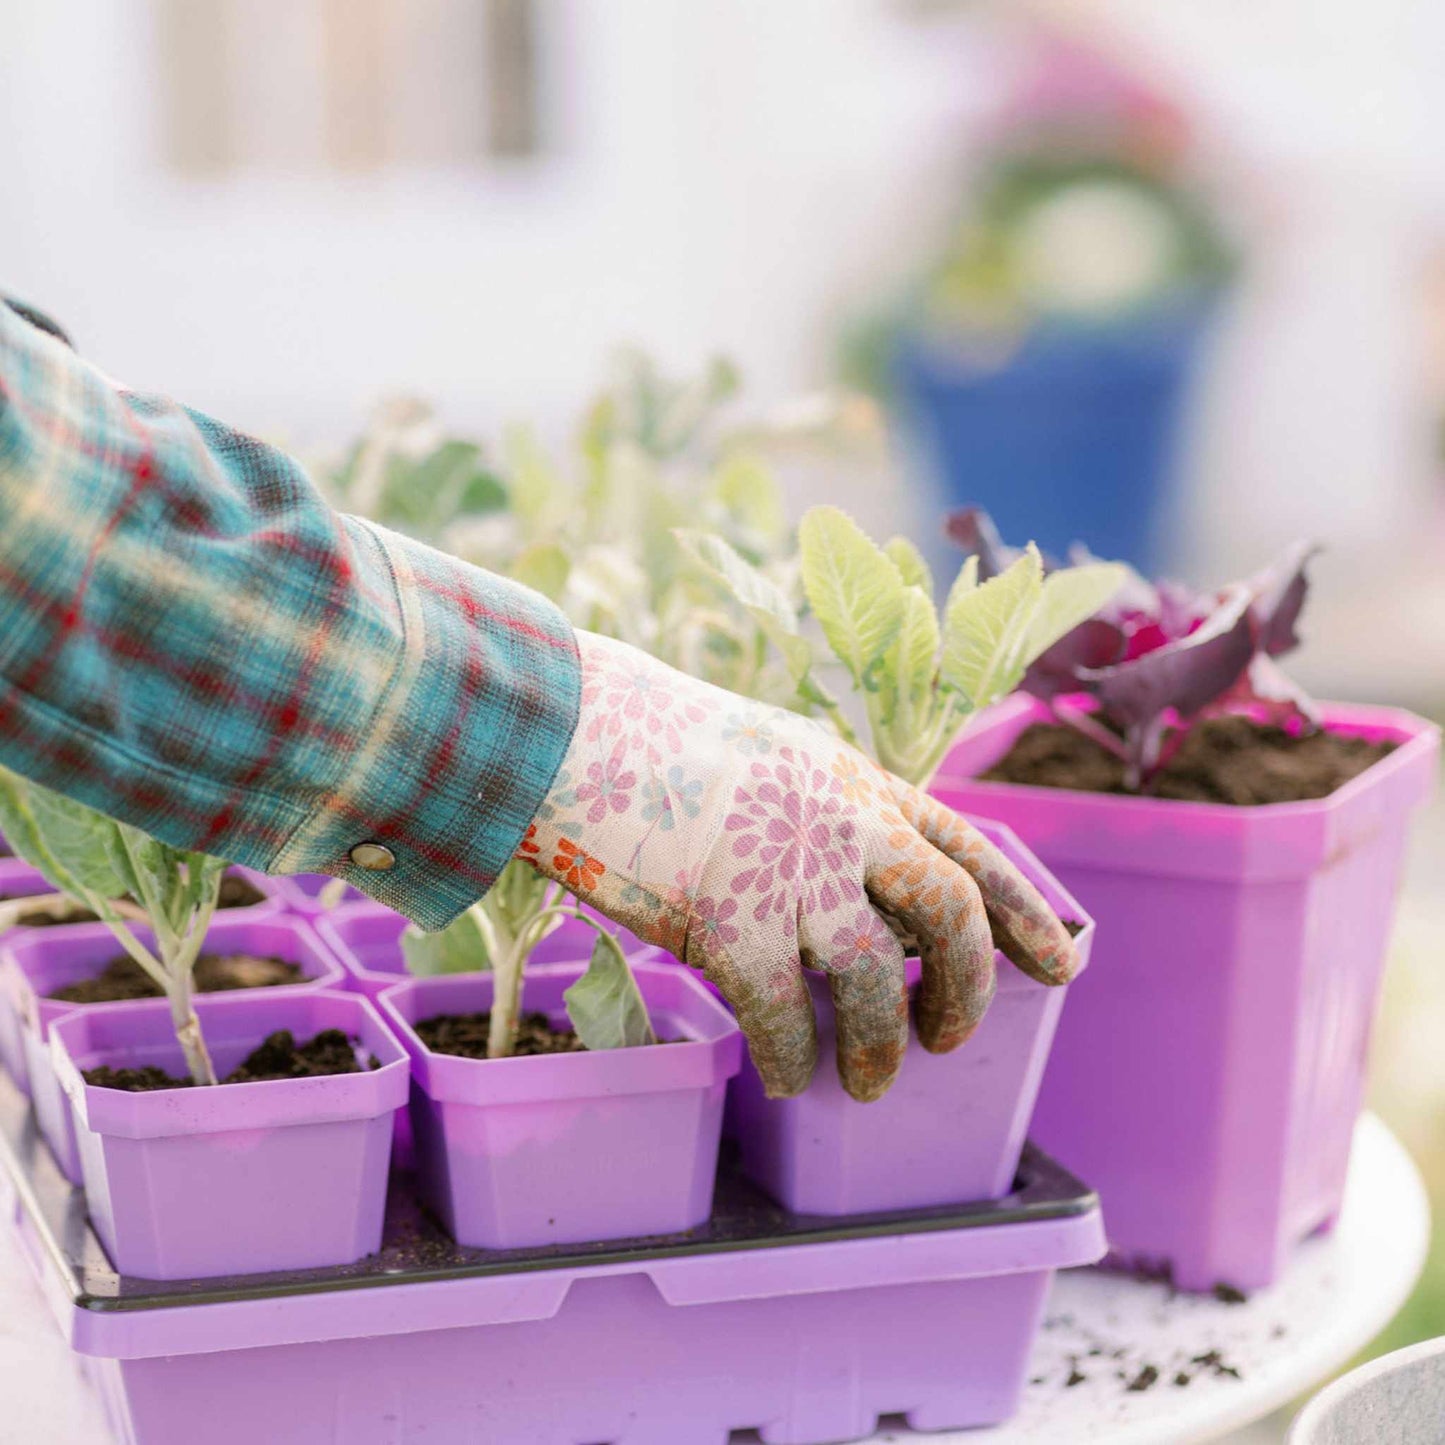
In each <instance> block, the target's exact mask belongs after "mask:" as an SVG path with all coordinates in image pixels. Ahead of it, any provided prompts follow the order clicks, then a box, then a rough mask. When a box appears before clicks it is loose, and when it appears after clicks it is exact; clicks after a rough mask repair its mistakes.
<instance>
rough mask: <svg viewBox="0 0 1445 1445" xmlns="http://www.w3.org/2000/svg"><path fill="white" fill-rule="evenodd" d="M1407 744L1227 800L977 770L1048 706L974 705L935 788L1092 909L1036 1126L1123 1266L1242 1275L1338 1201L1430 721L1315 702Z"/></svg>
mask: <svg viewBox="0 0 1445 1445" xmlns="http://www.w3.org/2000/svg"><path fill="white" fill-rule="evenodd" d="M1321 711H1322V718H1323V721H1324V724H1325V725H1326V726H1327V727H1331V728H1334V729H1337V730H1340V731H1343V732H1349V733H1354V734H1357V735H1359V736H1362V737H1367V738H1371V739H1387V740H1390V741H1392V742H1395V743H1397V744H1398V746H1397V747H1396V749H1395V750H1394V751H1393V752H1392V753H1390V755H1389V756H1388V757H1386V758H1384V759H1383V760H1381V761H1380V762H1378V763H1376V764H1375V765H1374V766H1373V767H1371V768H1369V769H1368V770H1367V771H1366V772H1364V773H1362V774H1360V776H1359V777H1357V778H1354V779H1353V780H1352V781H1350V782H1349V783H1347V784H1346V785H1345V786H1344V787H1342V788H1340V789H1339V790H1338V791H1337V792H1335V793H1334V794H1332V795H1331V796H1330V797H1328V798H1322V799H1319V800H1317V801H1311V802H1301V803H1279V804H1270V805H1266V806H1262V807H1227V806H1223V805H1214V804H1204V803H1184V802H1175V801H1168V800H1160V799H1153V798H1130V797H1121V796H1106V795H1103V794H1090V793H1075V792H1070V791H1067V790H1063V789H1054V788H1036V787H1021V786H1017V785H1014V784H1008V783H987V782H977V781H973V775H974V774H977V773H979V772H982V771H984V770H985V769H987V768H988V767H990V766H991V765H992V764H993V763H994V762H996V761H997V760H998V759H999V758H1000V757H1002V756H1003V755H1004V754H1005V753H1006V752H1007V751H1008V749H1009V748H1010V746H1012V744H1013V741H1014V739H1015V738H1017V736H1018V735H1019V733H1020V732H1022V731H1023V729H1024V728H1026V727H1027V726H1029V724H1030V723H1033V722H1039V721H1046V720H1047V719H1048V716H1049V715H1048V712H1047V709H1046V708H1045V707H1044V706H1043V705H1042V704H1040V703H1038V702H1036V701H1034V700H1033V699H1031V698H1027V697H1015V698H1011V699H1009V700H1007V701H1006V702H1004V703H1003V704H1001V705H1000V706H999V707H998V708H997V709H995V710H993V711H992V712H991V713H990V714H988V715H986V716H985V717H983V718H981V719H980V720H979V721H978V722H977V723H976V724H975V726H974V727H973V728H971V729H970V730H969V732H968V734H967V735H966V736H965V738H964V740H963V741H962V742H961V743H960V744H959V745H958V747H956V748H955V749H954V751H953V752H952V753H951V754H950V756H949V758H948V759H947V760H946V762H945V764H944V769H943V772H942V775H941V777H940V779H939V781H938V782H937V783H936V784H935V786H934V788H933V792H934V793H935V795H936V796H938V797H940V798H942V799H943V800H944V801H946V802H948V803H950V804H952V805H953V806H954V807H957V808H960V809H964V810H966V811H969V812H974V813H984V814H987V815H989V816H991V817H996V818H1002V819H1004V820H1005V821H1006V822H1008V823H1010V824H1011V825H1012V826H1013V827H1015V828H1017V829H1018V831H1019V832H1020V833H1021V834H1023V835H1024V836H1026V837H1027V838H1028V839H1029V842H1030V844H1031V846H1032V847H1034V848H1035V849H1036V850H1037V852H1038V853H1039V856H1040V857H1041V858H1043V860H1044V861H1045V862H1046V863H1047V864H1048V866H1049V867H1050V868H1051V869H1052V870H1053V871H1054V872H1055V873H1057V875H1058V876H1059V878H1060V879H1061V880H1062V882H1063V883H1064V884H1066V885H1067V886H1068V888H1069V889H1070V890H1071V891H1073V892H1074V893H1076V894H1077V895H1078V896H1079V897H1080V898H1081V899H1082V900H1083V901H1084V902H1085V903H1086V904H1087V905H1088V908H1089V911H1090V912H1091V913H1092V914H1093V915H1094V917H1095V918H1096V919H1097V920H1098V922H1099V931H1100V939H1101V942H1100V947H1099V949H1098V950H1097V955H1096V958H1095V960H1094V964H1093V967H1092V968H1090V970H1089V972H1088V974H1087V976H1086V977H1085V978H1084V979H1083V980H1081V981H1080V983H1079V984H1078V985H1077V986H1076V987H1075V989H1074V991H1073V998H1072V1000H1071V1001H1070V1004H1069V1011H1068V1014H1067V1016H1066V1017H1065V1019H1064V1021H1063V1023H1062V1025H1061V1027H1060V1029H1059V1036H1058V1038H1057V1040H1056V1041H1055V1045H1054V1052H1053V1057H1052V1059H1051V1061H1050V1063H1049V1067H1048V1071H1047V1073H1046V1074H1045V1076H1044V1083H1043V1089H1042V1091H1041V1093H1040V1096H1039V1104H1038V1110H1037V1112H1036V1114H1035V1118H1034V1128H1033V1137H1034V1138H1035V1139H1036V1140H1037V1141H1038V1142H1039V1143H1041V1144H1042V1145H1043V1146H1044V1147H1045V1148H1047V1149H1049V1150H1051V1151H1053V1152H1055V1153H1057V1155H1058V1157H1059V1158H1060V1159H1061V1160H1062V1161H1063V1162H1064V1163H1065V1164H1067V1165H1068V1166H1069V1167H1070V1168H1071V1169H1076V1170H1079V1171H1081V1172H1082V1173H1084V1174H1085V1175H1086V1177H1087V1178H1088V1179H1089V1181H1090V1182H1091V1183H1092V1184H1094V1185H1096V1187H1097V1188H1098V1190H1099V1192H1100V1195H1101V1197H1102V1199H1103V1203H1104V1211H1105V1219H1106V1223H1107V1227H1108V1230H1109V1239H1110V1243H1111V1246H1112V1247H1113V1249H1114V1251H1115V1253H1116V1255H1118V1256H1120V1257H1121V1259H1122V1261H1123V1262H1127V1263H1130V1264H1147V1265H1149V1266H1150V1267H1159V1266H1167V1267H1168V1268H1169V1269H1170V1270H1171V1271H1172V1274H1173V1278H1174V1281H1175V1283H1176V1284H1178V1285H1179V1286H1181V1287H1182V1288H1186V1289H1208V1288H1210V1287H1212V1286H1213V1285H1214V1284H1216V1283H1220V1282H1223V1283H1227V1284H1231V1285H1234V1286H1236V1287H1238V1288H1240V1289H1246V1290H1247V1289H1256V1288H1259V1287H1261V1286H1264V1285H1267V1284H1269V1283H1271V1282H1272V1281H1273V1280H1275V1279H1276V1278H1278V1276H1279V1274H1280V1272H1281V1270H1282V1269H1283V1267H1284V1265H1285V1263H1286V1262H1287V1260H1288V1258H1289V1255H1290V1252H1291V1250H1292V1248H1293V1246H1294V1245H1295V1244H1296V1243H1297V1242H1298V1241H1299V1240H1301V1239H1303V1238H1304V1237H1305V1236H1306V1235H1308V1234H1310V1233H1312V1232H1313V1231H1315V1230H1317V1229H1318V1228H1320V1227H1321V1226H1322V1225H1327V1224H1329V1223H1331V1222H1332V1221H1333V1219H1334V1217H1335V1215H1336V1213H1337V1212H1338V1210H1339V1206H1340V1198H1341V1193H1342V1191H1343V1188H1344V1180H1345V1173H1346V1168H1347V1165H1348V1162H1349V1150H1350V1140H1351V1137H1352V1134H1353V1130H1354V1123H1355V1119H1356V1117H1357V1115H1358V1113H1359V1109H1360V1103H1361V1098H1362V1093H1363V1089H1364V1080H1365V1065H1366V1057H1367V1053H1368V1045H1369V1038H1370V1028H1371V1023H1372V1020H1373V1017H1374V1013H1375V1006H1376V1002H1377V998H1378V994H1379V986H1380V976H1381V971H1382V968H1383V964H1384V958H1385V950H1386V945H1387V943H1388V939H1389V932H1390V923H1391V918H1392V915H1393V904H1394V895H1395V890H1396V886H1397V884H1398V882H1399V878H1400V872H1401V863H1402V858H1403V854H1404V849H1405V841H1406V831H1407V824H1408V821H1409V817H1410V814H1411V812H1412V810H1413V809H1414V808H1415V807H1416V806H1417V805H1418V804H1419V803H1420V802H1421V801H1422V800H1423V799H1424V798H1425V797H1426V795H1427V794H1428V793H1429V791H1430V789H1431V786H1432V783H1433V780H1434V774H1435V766H1436V755H1437V753H1438V750H1439V733H1438V730H1437V729H1436V728H1435V727H1434V726H1433V725H1431V724H1430V723H1427V722H1424V721H1423V720H1422V719H1420V718H1417V717H1414V716H1412V715H1411V714H1409V713H1405V712H1398V711H1393V710H1390V709H1385V708H1371V707H1352V706H1344V705H1325V706H1324V707H1323V708H1322V710H1321Z"/></svg>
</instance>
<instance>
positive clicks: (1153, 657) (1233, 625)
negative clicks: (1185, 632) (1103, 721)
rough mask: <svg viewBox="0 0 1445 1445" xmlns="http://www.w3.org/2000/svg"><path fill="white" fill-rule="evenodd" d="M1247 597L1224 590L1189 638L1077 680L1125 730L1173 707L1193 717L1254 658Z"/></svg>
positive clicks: (1094, 670)
mask: <svg viewBox="0 0 1445 1445" xmlns="http://www.w3.org/2000/svg"><path fill="white" fill-rule="evenodd" d="M1250 600H1251V599H1250V593H1249V590H1248V589H1247V588H1245V587H1236V588H1232V589H1231V590H1230V591H1229V592H1227V593H1226V594H1225V596H1224V598H1223V599H1222V601H1221V602H1220V605H1219V606H1218V607H1217V608H1216V609H1215V611H1214V613H1213V615H1212V616H1210V617H1209V618H1207V619H1206V620H1205V621H1204V622H1203V623H1202V624H1201V625H1200V626H1199V627H1197V628H1195V630H1194V631H1193V632H1191V633H1190V634H1189V636H1188V637H1184V638H1180V639H1179V640H1177V641H1175V642H1170V643H1166V644H1165V646H1163V647H1159V648H1155V650H1154V651H1153V652H1146V653H1144V655H1143V656H1142V657H1136V658H1133V659H1132V660H1131V661H1129V662H1120V663H1116V664H1115V665H1114V666H1113V667H1103V668H1085V669H1082V670H1081V671H1080V673H1079V679H1080V681H1081V682H1083V683H1084V684H1085V685H1086V686H1087V687H1088V689H1089V691H1090V692H1092V693H1094V694H1095V695H1096V696H1097V697H1098V699H1099V701H1100V702H1101V703H1102V705H1103V707H1104V709H1105V711H1106V712H1108V713H1109V714H1110V715H1111V716H1112V717H1114V718H1115V719H1117V720H1118V721H1119V722H1120V723H1122V724H1124V725H1125V726H1126V727H1130V728H1139V727H1146V726H1149V725H1150V724H1151V723H1153V722H1154V721H1155V720H1156V719H1158V718H1159V717H1161V716H1162V715H1163V713H1165V712H1166V711H1168V710H1170V709H1172V710H1173V711H1175V712H1177V713H1178V714H1179V715H1180V716H1181V717H1186V718H1187V717H1192V716H1193V715H1194V714H1195V713H1197V712H1198V711H1199V710H1200V709H1201V708H1204V707H1206V706H1208V704H1209V703H1211V702H1213V701H1214V699H1215V698H1217V697H1218V696H1219V695H1220V694H1221V693H1223V692H1225V691H1226V690H1227V689H1228V688H1230V687H1232V686H1233V685H1234V684H1235V682H1236V681H1237V680H1238V679H1239V677H1240V676H1241V675H1242V674H1243V672H1244V670H1245V668H1247V667H1248V666H1249V660H1250V658H1251V657H1253V656H1254V627H1253V621H1252V619H1251V617H1250V610H1249V607H1250Z"/></svg>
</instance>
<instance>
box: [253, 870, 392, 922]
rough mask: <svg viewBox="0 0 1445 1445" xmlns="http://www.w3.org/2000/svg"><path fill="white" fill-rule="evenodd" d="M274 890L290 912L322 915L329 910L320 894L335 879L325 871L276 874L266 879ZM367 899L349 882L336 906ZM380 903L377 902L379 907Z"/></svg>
mask: <svg viewBox="0 0 1445 1445" xmlns="http://www.w3.org/2000/svg"><path fill="white" fill-rule="evenodd" d="M268 882H270V883H271V884H272V886H273V887H274V888H275V890H276V896H277V897H278V898H279V899H280V900H281V902H282V904H283V905H284V906H285V908H286V909H287V911H288V912H290V913H299V914H301V916H302V917H303V918H315V917H324V916H325V915H326V914H327V913H328V912H330V911H331V910H330V909H329V908H327V907H326V905H325V904H323V903H322V901H321V895H322V893H324V892H325V891H326V889H327V888H328V887H329V886H330V885H331V884H333V883H335V882H336V879H334V878H332V877H331V876H330V874H327V873H295V874H291V875H287V876H283V875H279V874H278V875H277V876H275V877H273V878H270V879H268ZM364 901H368V900H367V899H366V894H364V893H363V892H362V891H361V890H360V889H359V888H353V887H352V886H351V885H350V884H349V883H348V884H347V885H346V888H345V890H344V891H343V892H342V895H341V902H340V903H338V904H337V905H336V906H337V907H342V906H344V905H346V904H351V903H361V902H364ZM381 906H382V905H381V904H377V905H376V907H378V908H380V907H381Z"/></svg>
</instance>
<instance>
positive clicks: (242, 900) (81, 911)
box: [15, 874, 294, 982]
mask: <svg viewBox="0 0 1445 1445" xmlns="http://www.w3.org/2000/svg"><path fill="white" fill-rule="evenodd" d="M265 901H266V895H265V894H264V893H262V892H261V891H260V889H258V888H257V887H256V886H255V884H253V883H252V882H250V880H249V879H246V878H241V877H239V876H237V875H234V874H228V875H227V876H226V877H224V878H222V879H221V892H220V897H219V898H218V900H217V902H216V907H217V908H254V907H255V906H256V905H257V904H258V903H264V902H265ZM15 921H16V923H17V924H18V925H19V926H20V927H22V928H54V927H56V926H58V925H61V924H70V923H99V922H100V919H99V918H98V917H97V916H96V915H95V914H94V913H92V912H91V911H90V909H88V908H86V907H85V906H84V905H83V904H80V903H73V902H72V903H69V904H67V905H66V906H65V907H63V908H54V909H51V908H39V907H37V908H33V909H31V910H30V911H29V912H26V913H22V914H21V915H20V917H19V918H17V919H16V920H15ZM293 981H294V980H289V979H288V980H287V982H293Z"/></svg>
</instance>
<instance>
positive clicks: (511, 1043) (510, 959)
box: [402, 858, 656, 1059]
mask: <svg viewBox="0 0 1445 1445" xmlns="http://www.w3.org/2000/svg"><path fill="white" fill-rule="evenodd" d="M568 897H569V895H568V894H567V892H566V890H565V889H563V888H562V887H561V886H560V885H556V884H553V883H551V882H549V881H548V880H547V879H546V878H544V877H543V876H542V875H541V874H540V873H538V872H537V870H536V869H535V868H533V867H532V865H531V864H530V863H529V862H527V861H526V860H525V859H524V858H517V859H513V861H512V862H510V863H509V864H507V866H506V867H505V868H504V869H503V870H502V874H501V876H500V877H499V878H498V879H497V882H496V884H495V885H494V886H493V888H492V890H491V892H490V893H488V894H487V896H486V897H485V898H483V899H482V900H481V901H480V902H479V903H475V904H473V905H472V906H471V907H470V908H469V909H467V911H466V912H465V913H463V914H462V915H461V917H460V918H458V919H457V920H456V921H455V922H454V923H453V924H451V925H450V927H448V928H445V929H443V930H442V931H441V932H440V933H422V932H421V931H420V930H418V929H416V928H408V929H407V931H406V932H405V933H404V934H403V935H402V949H403V951H404V953H405V955H406V964H407V968H408V969H409V970H410V971H411V972H412V973H415V974H423V975H425V974H436V973H471V972H476V971H485V970H490V971H491V972H492V974H493V975H494V976H495V978H494V982H495V987H494V988H493V991H492V1011H491V1022H490V1026H489V1028H488V1032H487V1057H488V1058H490V1059H505V1058H508V1057H510V1056H511V1055H512V1054H513V1053H514V1052H515V1049H516V1043H517V1025H518V1023H519V1021H520V1019H521V1016H522V990H523V984H524V980H525V975H526V970H527V960H528V958H529V957H530V955H531V953H532V950H533V949H534V948H536V946H537V945H538V944H539V943H540V942H541V941H542V940H543V939H544V938H546V937H547V935H548V934H549V933H551V932H552V931H553V930H554V929H556V928H557V927H559V926H560V925H561V923H562V922H563V920H564V919H567V918H575V919H579V920H580V921H581V922H583V923H585V924H586V925H587V926H588V927H589V928H591V929H592V930H593V932H594V934H595V935H596V936H595V939H594V941H593V945H592V958H591V961H590V962H589V964H588V966H587V972H586V973H584V974H583V975H582V977H581V978H579V979H578V980H577V982H576V983H574V984H573V985H572V986H571V988H569V989H568V990H567V992H566V993H565V994H564V995H563V998H564V1001H565V1002H566V1005H567V1015H568V1017H569V1018H570V1019H571V1021H572V1027H573V1028H574V1029H575V1030H576V1032H577V1037H578V1038H579V1039H581V1040H582V1043H583V1044H584V1045H585V1046H586V1047H587V1048H589V1049H626V1048H633V1047H635V1046H637V1045H641V1044H651V1043H655V1042H656V1036H655V1035H654V1033H653V1031H652V1025H651V1023H650V1021H649V1020H648V1017H647V1005H646V1004H645V1003H644V1002H643V999H642V992H641V990H640V989H639V988H638V986H637V980H636V979H635V978H634V977H633V974H632V970H631V969H630V968H629V967H628V964H627V959H626V958H625V956H624V955H623V952H622V949H621V947H620V946H619V944H618V942H617V940H616V939H615V938H614V937H613V936H612V934H611V933H609V932H608V931H607V929H606V928H604V927H603V926H602V925H601V924H600V923H598V921H597V920H596V919H595V918H592V917H591V916H590V915H588V914H587V913H584V912H583V911H582V910H581V909H580V908H578V907H577V906H576V904H575V903H574V902H569V901H568Z"/></svg>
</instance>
